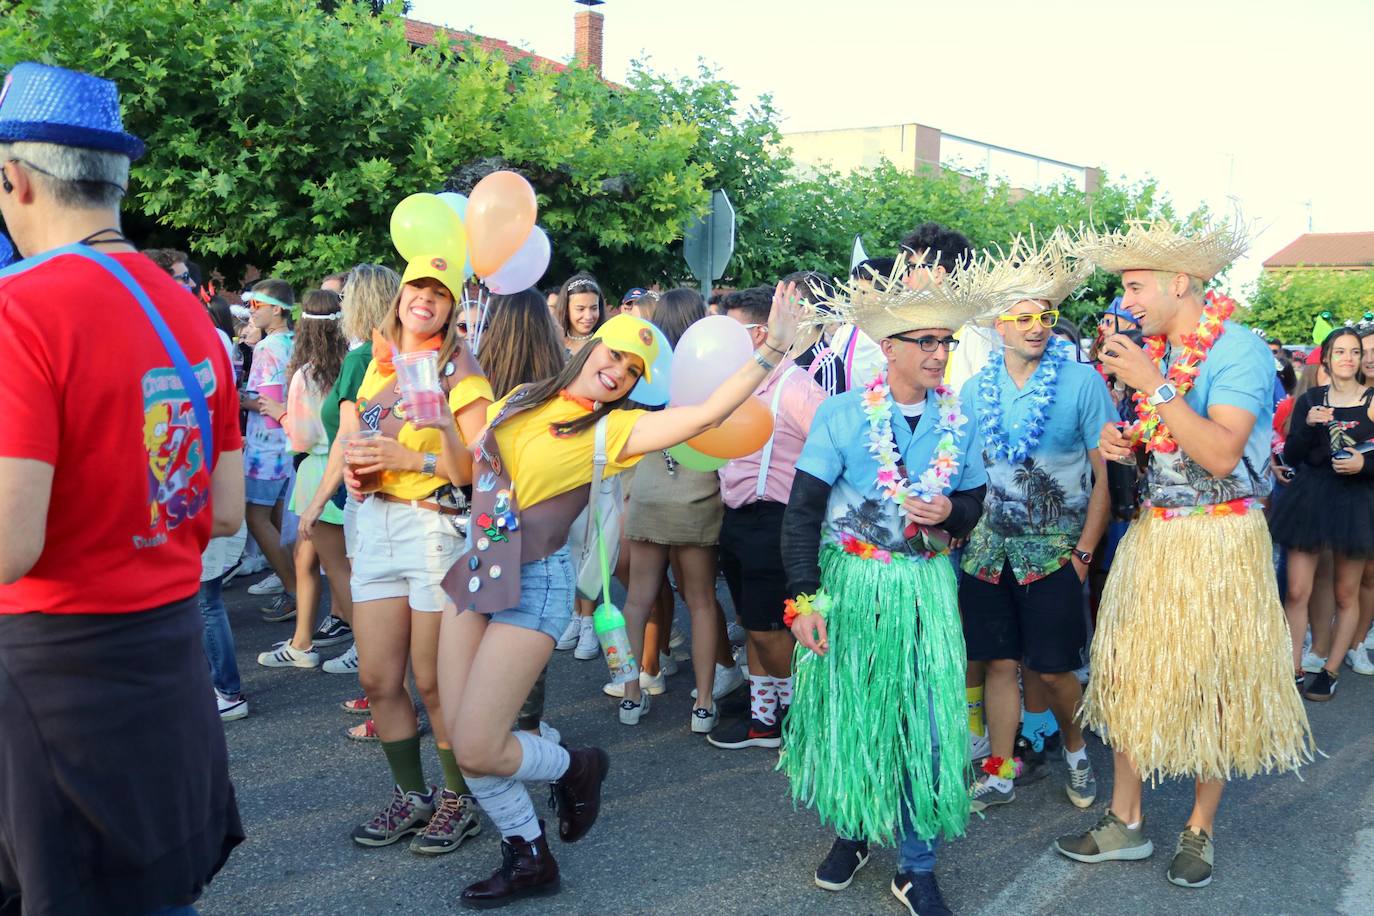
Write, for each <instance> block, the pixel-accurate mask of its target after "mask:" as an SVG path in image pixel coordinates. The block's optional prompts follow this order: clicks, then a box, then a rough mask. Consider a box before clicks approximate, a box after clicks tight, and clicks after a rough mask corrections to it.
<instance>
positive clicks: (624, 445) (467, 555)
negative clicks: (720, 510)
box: [440, 285, 800, 908]
mask: <svg viewBox="0 0 1374 916" xmlns="http://www.w3.org/2000/svg"><path fill="white" fill-rule="evenodd" d="M795 293H796V290H795V288H794V287H789V288H786V289H784V288H783V287H782V286H781V285H779V287H778V289H777V292H776V295H775V297H774V304H773V309H772V315H771V316H770V320H769V333H768V338H767V341H766V342H765V344H764V345H763V346H762V347H760V348H759V349H758V350H756V351H755V353H754V357H753V359H751V360H749V361H748V362H746V363H745V365H744V366H743V367H741V368H740V369H739V370H738V371H736V372H735V373H734V374H733V375H731V376H730V377H729V378H727V379H726V380H725V381H724V382H723V383H722V384H721V385H720V387H719V388H718V389H717V390H716V391H715V392H714V393H713V394H712V395H711V396H710V397H709V398H707V399H706V401H705V402H703V403H702V404H698V405H693V406H681V407H670V408H668V409H666V410H662V411H657V412H652V413H651V412H646V411H642V410H632V409H622V408H625V407H626V405H627V402H628V401H629V397H630V391H631V389H633V388H634V386H635V385H636V383H637V382H638V381H639V379H640V378H641V377H644V376H646V375H651V373H652V368H653V364H654V362H655V360H656V358H657V356H658V347H659V344H658V341H657V339H656V338H655V336H654V334H653V329H652V328H651V327H650V326H649V325H648V324H647V323H646V322H643V321H640V320H639V319H636V318H633V317H631V316H629V315H617V316H616V317H614V318H612V319H611V320H610V321H608V322H606V323H605V324H604V325H603V326H602V327H601V328H600V329H599V330H598V331H597V332H596V336H595V337H593V338H592V339H591V340H589V341H587V345H586V346H584V347H583V348H582V349H581V350H580V351H579V352H578V353H577V355H576V356H575V357H574V358H573V359H572V360H571V361H570V362H569V363H568V365H567V366H565V367H564V368H563V370H562V371H561V372H559V373H558V374H557V375H556V376H554V377H553V378H550V379H546V380H544V381H542V382H538V383H536V384H532V385H525V386H523V387H521V388H518V389H516V391H515V392H514V393H513V394H511V395H509V396H508V397H506V398H504V399H502V400H501V401H499V402H498V403H496V404H494V405H493V406H492V409H491V412H490V417H489V421H488V424H487V428H486V430H485V432H483V434H482V435H481V437H480V438H479V440H478V442H477V448H476V451H475V452H474V454H475V455H476V461H475V464H474V468H473V474H474V477H475V479H476V481H477V482H476V484H475V486H474V487H473V514H472V525H471V527H470V529H469V532H468V543H467V545H466V550H465V551H464V554H463V556H462V557H460V560H459V563H458V565H457V566H455V567H454V570H453V572H452V573H451V574H450V576H449V578H448V580H447V581H446V586H447V587H448V589H449V593H450V595H451V596H453V597H454V599H455V603H456V604H457V605H458V609H459V612H458V613H457V614H455V615H450V614H445V615H444V625H443V631H442V633H441V637H440V640H441V643H440V657H441V660H442V661H441V669H440V670H441V672H442V676H441V680H440V689H441V694H442V697H443V709H444V715H445V717H446V724H447V726H448V732H449V734H452V735H454V736H455V738H456V740H457V751H458V758H459V762H460V764H461V766H462V768H463V772H464V774H465V775H466V776H467V780H468V785H469V786H471V787H472V792H473V794H474V795H475V796H476V797H477V799H478V801H479V802H480V804H481V805H482V808H483V810H484V811H485V812H486V813H487V815H488V816H489V817H490V818H491V819H492V821H493V822H494V823H495V824H496V826H497V827H498V828H499V829H500V831H501V833H502V836H503V847H504V848H503V857H502V859H503V861H502V864H501V866H500V867H499V868H498V869H497V870H496V871H495V872H494V873H493V874H492V876H491V877H490V878H488V879H487V880H485V881H479V882H477V883H475V884H472V885H470V886H468V887H467V888H466V889H465V890H464V891H463V893H462V902H463V903H464V904H465V905H469V906H477V907H483V908H487V907H493V906H501V905H503V904H505V903H509V902H511V901H513V900H516V899H519V898H521V897H527V896H542V895H547V894H552V893H556V892H557V890H558V887H559V876H558V865H557V863H555V862H554V860H553V857H552V855H551V853H550V851H549V845H548V840H547V837H546V836H545V835H544V830H543V826H542V825H541V823H540V821H539V818H538V816H537V815H536V814H535V811H534V805H533V803H532V802H531V800H530V796H529V793H528V792H527V791H526V789H525V787H524V783H525V782H550V783H553V784H554V786H553V795H554V799H555V802H556V806H557V810H558V820H559V823H558V832H559V836H560V837H561V838H562V839H563V841H564V842H565V843H571V842H575V841H577V840H579V839H581V838H582V837H583V836H584V835H585V834H586V833H587V831H588V830H589V829H591V827H592V825H593V824H594V823H595V821H596V818H597V815H598V813H599V810H600V801H601V783H602V782H603V781H604V779H605V778H606V772H607V770H608V769H609V766H610V763H609V757H608V755H607V754H606V752H605V751H603V750H601V749H599V748H591V747H588V748H578V749H574V750H571V751H569V750H568V749H566V748H564V747H562V746H560V745H559V744H556V743H554V742H551V741H548V740H545V739H543V738H541V737H539V736H536V735H532V734H529V733H528V732H524V731H516V732H512V731H511V722H512V721H513V720H514V719H515V717H516V714H517V712H518V711H519V709H520V707H521V705H522V704H523V703H524V702H525V699H526V698H527V696H528V695H529V692H530V688H531V687H532V686H533V685H534V683H535V681H536V680H537V679H538V677H539V673H540V672H541V671H543V669H544V666H545V665H546V664H547V663H548V660H549V656H550V655H551V654H552V652H553V647H554V642H555V640H557V639H558V637H559V636H560V635H561V634H562V633H563V631H564V629H565V628H566V626H567V624H568V617H569V615H570V613H571V608H572V596H573V592H574V589H573V574H572V565H571V562H570V558H569V552H568V548H567V546H566V545H567V540H568V531H569V529H570V527H571V525H572V523H573V520H574V519H575V518H576V517H577V515H578V514H579V513H580V512H581V511H582V510H583V509H584V508H585V507H586V505H587V502H588V492H589V489H590V487H589V486H588V485H589V484H590V483H591V480H592V477H593V463H594V456H595V453H596V449H597V440H598V438H601V440H602V442H603V443H604V448H605V454H606V457H607V463H606V465H605V473H606V474H608V475H613V474H618V473H620V472H621V471H623V470H625V469H627V468H630V467H632V466H634V465H635V464H636V463H637V462H638V460H639V458H640V456H642V455H644V454H645V453H647V452H652V451H657V450H659V449H664V448H668V447H669V446H671V445H675V444H677V443H679V442H684V441H686V440H687V439H690V438H691V437H692V436H695V435H698V434H700V433H701V432H704V431H705V430H707V429H710V428H712V427H714V426H717V425H719V424H720V423H721V422H722V421H724V419H725V418H726V417H727V416H729V414H730V413H731V412H733V411H734V410H735V409H736V408H737V407H738V406H739V405H740V404H742V403H744V401H745V399H747V398H748V397H749V396H750V395H751V394H752V393H753V391H754V389H755V388H756V387H757V386H758V384H759V383H760V382H761V381H762V380H763V378H764V377H765V376H766V375H767V373H768V372H769V371H771V369H772V368H773V367H774V366H775V365H776V362H774V360H777V359H780V358H781V356H782V354H784V353H786V351H787V349H788V348H789V347H790V346H791V344H792V341H793V339H794V338H795V336H796V330H797V322H798V319H799V318H800V308H799V306H798V304H797V302H796V296H795ZM603 421H604V425H603ZM598 427H600V432H598Z"/></svg>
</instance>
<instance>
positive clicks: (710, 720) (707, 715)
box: [692, 706, 720, 735]
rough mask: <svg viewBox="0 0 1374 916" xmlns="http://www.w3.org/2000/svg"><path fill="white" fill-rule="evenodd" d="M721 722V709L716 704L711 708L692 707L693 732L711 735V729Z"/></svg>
mask: <svg viewBox="0 0 1374 916" xmlns="http://www.w3.org/2000/svg"><path fill="white" fill-rule="evenodd" d="M718 722H720V710H718V709H717V708H716V707H715V706H712V707H711V708H710V709H699V708H693V709H692V734H694V735H709V734H710V733H711V729H713V728H715V727H716V724H717V723H718Z"/></svg>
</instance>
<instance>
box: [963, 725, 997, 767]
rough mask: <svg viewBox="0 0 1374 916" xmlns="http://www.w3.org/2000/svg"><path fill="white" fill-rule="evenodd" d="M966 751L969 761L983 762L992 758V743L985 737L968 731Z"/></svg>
mask: <svg viewBox="0 0 1374 916" xmlns="http://www.w3.org/2000/svg"><path fill="white" fill-rule="evenodd" d="M968 751H969V759H970V760H983V759H984V758H986V757H991V756H992V741H990V740H989V739H988V736H987V735H980V734H978V733H977V732H975V731H972V730H970V731H969V733H968Z"/></svg>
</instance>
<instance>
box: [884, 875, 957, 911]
mask: <svg viewBox="0 0 1374 916" xmlns="http://www.w3.org/2000/svg"><path fill="white" fill-rule="evenodd" d="M892 896H894V897H896V898H897V899H898V900H900V901H901V902H902V905H903V906H905V907H906V908H907V912H909V913H911V916H954V911H953V910H951V909H950V908H949V907H948V906H946V905H945V898H944V897H942V896H941V895H940V885H938V884H936V883H935V875H934V873H933V872H928V871H907V872H898V873H897V877H895V878H893V879H892Z"/></svg>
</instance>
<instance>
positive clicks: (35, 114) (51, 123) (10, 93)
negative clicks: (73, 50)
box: [0, 61, 144, 159]
mask: <svg viewBox="0 0 1374 916" xmlns="http://www.w3.org/2000/svg"><path fill="white" fill-rule="evenodd" d="M24 141H28V142H33V143H57V144H60V145H62V146H78V147H81V148H83V149H98V150H108V151H110V152H114V153H123V154H124V155H126V156H128V157H129V158H130V159H137V158H138V157H139V156H142V155H143V149H144V147H143V141H142V140H140V139H138V138H137V137H135V136H134V135H132V134H128V133H125V132H124V122H123V121H121V120H120V117H119V89H118V88H117V87H116V86H115V84H114V83H112V82H110V81H109V80H105V79H101V78H100V77H98V76H91V75H90V74H89V73H78V72H77V71H75V70H65V69H63V68H62V67H49V66H47V65H45V64H36V63H33V62H31V61H26V62H24V63H22V64H16V65H15V67H14V69H13V70H11V71H10V72H9V73H8V74H7V75H6V76H5V83H4V85H3V86H0V142H3V143H17V142H24Z"/></svg>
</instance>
